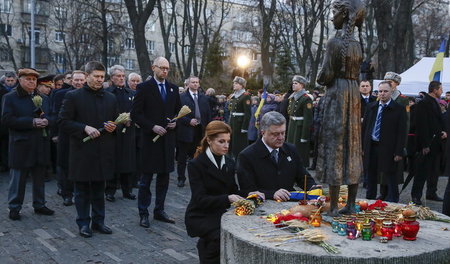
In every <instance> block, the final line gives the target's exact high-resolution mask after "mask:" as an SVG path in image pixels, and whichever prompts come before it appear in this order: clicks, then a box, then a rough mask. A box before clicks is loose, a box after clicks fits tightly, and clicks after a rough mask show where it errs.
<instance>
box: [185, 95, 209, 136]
mask: <svg viewBox="0 0 450 264" xmlns="http://www.w3.org/2000/svg"><path fill="white" fill-rule="evenodd" d="M197 97H198V107H199V108H200V117H201V126H202V131H205V127H206V125H207V124H208V123H209V122H210V121H211V108H210V105H209V102H210V101H209V97H208V96H206V95H204V94H200V93H198V92H197ZM180 100H181V104H182V105H186V106H188V107H189V108H190V109H191V110H192V112H191V113H190V114H188V115H187V116H185V117H183V118H180V119H179V120H178V123H177V140H179V141H182V142H193V141H194V127H193V126H191V125H190V124H189V123H190V122H191V120H192V119H193V118H195V103H194V99H193V98H192V96H191V94H190V93H189V90H188V91H186V92H184V93H182V94H180Z"/></svg>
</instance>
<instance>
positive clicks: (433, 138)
mask: <svg viewBox="0 0 450 264" xmlns="http://www.w3.org/2000/svg"><path fill="white" fill-rule="evenodd" d="M441 95H442V84H441V83H440V82H437V81H432V82H430V84H429V86H428V94H425V95H424V98H423V100H422V101H420V102H419V103H418V104H417V105H416V138H417V151H418V152H419V156H418V158H417V159H416V160H417V173H416V176H415V177H414V183H413V186H412V189H411V197H412V201H413V202H414V203H416V204H418V205H420V204H422V202H421V198H422V191H423V187H424V185H425V181H426V182H427V193H426V198H427V199H429V200H434V201H442V198H441V197H439V196H438V195H437V194H436V191H437V183H438V177H439V168H440V156H441V155H442V145H443V144H442V140H443V139H446V138H447V133H446V132H445V128H444V120H443V118H442V112H441V109H440V107H439V104H438V102H437V101H436V99H439V98H440V97H441Z"/></svg>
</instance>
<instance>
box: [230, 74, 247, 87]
mask: <svg viewBox="0 0 450 264" xmlns="http://www.w3.org/2000/svg"><path fill="white" fill-rule="evenodd" d="M233 82H235V83H239V84H240V85H242V87H245V86H246V85H247V81H246V80H245V79H244V78H242V77H239V76H236V77H234V79H233Z"/></svg>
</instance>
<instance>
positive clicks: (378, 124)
mask: <svg viewBox="0 0 450 264" xmlns="http://www.w3.org/2000/svg"><path fill="white" fill-rule="evenodd" d="M385 107H386V105H385V104H382V105H381V109H380V112H379V113H378V115H377V119H376V120H375V126H374V128H373V129H374V131H373V135H374V137H375V138H376V139H377V141H380V130H381V119H382V118H383V110H384V108H385Z"/></svg>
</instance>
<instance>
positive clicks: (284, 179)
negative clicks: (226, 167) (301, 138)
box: [237, 139, 316, 199]
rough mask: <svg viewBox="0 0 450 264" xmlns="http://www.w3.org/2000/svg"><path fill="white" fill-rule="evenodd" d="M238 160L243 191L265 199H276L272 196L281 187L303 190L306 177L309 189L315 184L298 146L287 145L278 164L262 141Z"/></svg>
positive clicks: (238, 170) (279, 156)
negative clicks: (258, 192) (256, 193)
mask: <svg viewBox="0 0 450 264" xmlns="http://www.w3.org/2000/svg"><path fill="white" fill-rule="evenodd" d="M238 159H239V161H238V169H237V175H238V179H239V186H240V188H241V190H244V191H246V192H252V191H260V192H262V193H264V194H265V195H266V199H273V194H274V193H275V192H276V191H278V190H279V189H281V188H283V189H286V190H288V191H295V189H294V184H295V183H297V185H298V186H299V187H301V188H304V187H303V186H304V177H305V175H307V183H306V186H307V189H308V190H309V189H310V188H311V187H312V186H313V185H315V184H316V183H315V181H314V179H313V178H312V177H311V175H310V174H309V173H308V172H307V171H306V169H305V167H304V166H303V163H302V162H301V159H300V155H299V154H298V152H297V149H296V147H295V146H294V145H292V144H290V143H284V144H283V146H282V147H281V148H280V150H279V154H278V164H277V163H275V161H274V160H273V159H272V158H271V155H270V153H269V150H268V149H267V147H266V146H265V145H264V143H263V142H262V139H258V140H257V141H256V142H255V143H253V144H252V145H250V146H248V147H247V148H245V149H244V150H243V151H242V152H241V153H240V154H239V158H238Z"/></svg>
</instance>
